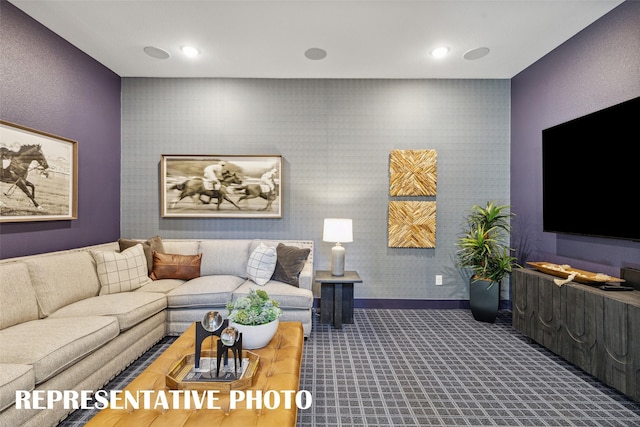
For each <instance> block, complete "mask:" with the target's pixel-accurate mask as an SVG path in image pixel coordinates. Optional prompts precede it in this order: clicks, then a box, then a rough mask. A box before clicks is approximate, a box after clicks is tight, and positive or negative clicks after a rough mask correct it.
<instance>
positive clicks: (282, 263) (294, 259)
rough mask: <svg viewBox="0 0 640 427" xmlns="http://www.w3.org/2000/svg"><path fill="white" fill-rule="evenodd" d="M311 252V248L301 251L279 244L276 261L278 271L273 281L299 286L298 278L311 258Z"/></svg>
mask: <svg viewBox="0 0 640 427" xmlns="http://www.w3.org/2000/svg"><path fill="white" fill-rule="evenodd" d="M309 252H311V249H309V248H305V249H301V248H297V247H295V246H287V245H285V244H284V243H278V246H277V247H276V253H277V255H278V259H277V261H276V269H275V271H274V272H273V276H271V279H272V280H277V281H279V282H283V283H288V284H290V285H293V286H299V285H300V283H299V281H298V278H299V277H300V272H301V271H302V268H303V267H304V263H305V261H306V260H307V257H308V256H309Z"/></svg>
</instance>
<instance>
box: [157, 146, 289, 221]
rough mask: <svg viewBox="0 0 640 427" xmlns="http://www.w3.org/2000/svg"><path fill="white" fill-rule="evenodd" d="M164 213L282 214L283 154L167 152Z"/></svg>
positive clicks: (212, 215)
mask: <svg viewBox="0 0 640 427" xmlns="http://www.w3.org/2000/svg"><path fill="white" fill-rule="evenodd" d="M160 170H161V173H160V175H161V177H160V179H161V183H160V205H161V216H162V217H180V218H282V156H278V155H260V156H253V155H233V156H229V155H187V154H176V155H169V154H163V155H162V156H161V159H160Z"/></svg>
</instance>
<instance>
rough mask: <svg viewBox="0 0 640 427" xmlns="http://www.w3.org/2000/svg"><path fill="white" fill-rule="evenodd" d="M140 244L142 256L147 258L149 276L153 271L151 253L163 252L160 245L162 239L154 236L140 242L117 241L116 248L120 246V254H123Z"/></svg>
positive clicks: (129, 240) (130, 240)
mask: <svg viewBox="0 0 640 427" xmlns="http://www.w3.org/2000/svg"><path fill="white" fill-rule="evenodd" d="M138 244H141V245H142V249H144V256H145V257H146V258H147V274H151V271H152V270H153V251H158V252H164V246H163V245H162V237H160V236H155V237H152V238H150V239H149V240H147V241H146V242H142V241H140V240H132V239H118V246H120V252H123V251H125V250H127V249H129V248H132V247H134V246H135V245H138Z"/></svg>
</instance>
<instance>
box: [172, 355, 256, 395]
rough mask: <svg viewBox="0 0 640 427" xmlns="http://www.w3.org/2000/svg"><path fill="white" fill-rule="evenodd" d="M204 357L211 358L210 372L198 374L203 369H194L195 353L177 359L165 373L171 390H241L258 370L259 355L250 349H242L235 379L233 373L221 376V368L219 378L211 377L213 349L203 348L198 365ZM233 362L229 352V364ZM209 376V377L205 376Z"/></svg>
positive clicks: (250, 384)
mask: <svg viewBox="0 0 640 427" xmlns="http://www.w3.org/2000/svg"><path fill="white" fill-rule="evenodd" d="M205 358H209V360H211V359H213V360H212V365H213V371H212V374H213V375H211V374H209V373H207V375H202V376H200V375H198V373H205V372H203V371H196V370H195V368H194V364H195V354H187V355H186V356H183V357H182V358H181V359H180V360H178V361H177V362H176V363H175V364H174V365H173V366H172V367H171V369H169V373H168V374H167V375H166V384H167V387H168V388H170V389H173V390H201V391H204V390H218V391H220V393H229V392H230V391H231V390H241V389H245V388H248V387H251V386H252V385H253V382H254V380H255V377H256V371H257V370H258V364H259V363H260V356H259V355H257V354H255V353H252V352H250V351H246V350H243V352H242V360H243V366H242V368H241V371H240V372H238V375H237V379H234V378H235V377H236V376H235V375H234V374H233V373H230V374H227V375H224V376H223V369H224V368H221V369H220V378H211V376H215V371H216V369H215V359H216V351H215V350H203V351H202V353H201V354H200V366H201V367H202V366H203V361H204V359H205ZM232 362H233V356H232V355H231V352H229V365H230V366H231V365H232ZM207 377H209V378H207Z"/></svg>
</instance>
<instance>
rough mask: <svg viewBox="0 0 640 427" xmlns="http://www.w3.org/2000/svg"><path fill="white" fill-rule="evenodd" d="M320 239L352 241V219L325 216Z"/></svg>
mask: <svg viewBox="0 0 640 427" xmlns="http://www.w3.org/2000/svg"><path fill="white" fill-rule="evenodd" d="M322 240H323V241H325V242H334V243H345V242H353V221H352V220H351V219H346V218H325V220H324V231H323V233H322Z"/></svg>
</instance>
